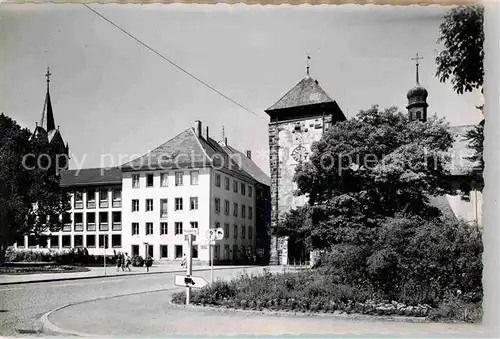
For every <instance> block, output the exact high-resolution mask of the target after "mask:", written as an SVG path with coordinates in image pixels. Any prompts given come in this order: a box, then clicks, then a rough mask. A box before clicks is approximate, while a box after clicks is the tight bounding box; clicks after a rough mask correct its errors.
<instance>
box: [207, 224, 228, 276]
mask: <svg viewBox="0 0 500 339" xmlns="http://www.w3.org/2000/svg"><path fill="white" fill-rule="evenodd" d="M222 239H224V229H223V228H222V227H219V228H211V229H209V230H208V231H207V242H208V246H209V247H208V251H209V252H208V253H209V256H210V284H212V283H213V282H214V253H213V245H215V241H216V240H222Z"/></svg>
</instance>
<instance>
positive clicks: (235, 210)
mask: <svg viewBox="0 0 500 339" xmlns="http://www.w3.org/2000/svg"><path fill="white" fill-rule="evenodd" d="M233 216H234V217H237V216H238V203H237V202H235V203H233Z"/></svg>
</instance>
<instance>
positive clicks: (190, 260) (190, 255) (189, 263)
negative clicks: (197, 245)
mask: <svg viewBox="0 0 500 339" xmlns="http://www.w3.org/2000/svg"><path fill="white" fill-rule="evenodd" d="M192 251H193V235H192V234H189V235H188V251H187V262H186V264H187V265H186V267H187V276H188V277H191V273H192V264H193V252H192ZM190 298H191V287H189V286H188V287H186V305H189V300H190Z"/></svg>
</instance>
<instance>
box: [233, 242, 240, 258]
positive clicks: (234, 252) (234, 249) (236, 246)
mask: <svg viewBox="0 0 500 339" xmlns="http://www.w3.org/2000/svg"><path fill="white" fill-rule="evenodd" d="M238 257H239V255H238V245H236V244H234V245H233V259H238Z"/></svg>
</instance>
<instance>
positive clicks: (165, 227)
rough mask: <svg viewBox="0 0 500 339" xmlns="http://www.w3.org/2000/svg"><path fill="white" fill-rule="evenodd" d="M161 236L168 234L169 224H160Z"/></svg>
mask: <svg viewBox="0 0 500 339" xmlns="http://www.w3.org/2000/svg"><path fill="white" fill-rule="evenodd" d="M160 234H161V235H164V234H168V223H166V222H161V223H160Z"/></svg>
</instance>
